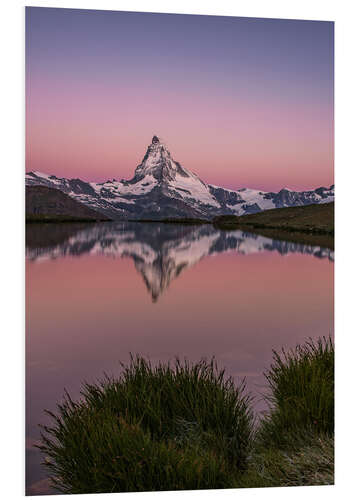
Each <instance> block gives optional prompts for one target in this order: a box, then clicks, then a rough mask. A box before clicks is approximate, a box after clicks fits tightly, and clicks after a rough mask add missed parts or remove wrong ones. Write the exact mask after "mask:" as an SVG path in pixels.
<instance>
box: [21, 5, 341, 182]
mask: <svg viewBox="0 0 357 500" xmlns="http://www.w3.org/2000/svg"><path fill="white" fill-rule="evenodd" d="M44 11H46V12H44ZM96 12H97V14H96ZM98 12H99V13H100V14H98ZM109 14H111V16H109ZM127 16H128V14H125V13H120V12H115V13H106V14H105V15H104V14H102V13H101V11H74V10H67V9H36V8H33V9H30V10H29V11H28V19H27V45H26V50H27V87H26V124H27V128H26V170H27V171H30V170H38V171H43V172H46V173H50V174H55V175H57V176H60V177H62V176H63V177H70V178H73V177H79V178H81V179H83V180H91V181H105V180H107V179H112V178H115V179H118V180H120V179H122V178H124V179H129V178H131V177H132V176H133V173H134V170H135V167H136V166H137V165H138V164H139V163H140V162H141V160H142V158H143V156H144V154H145V152H146V148H147V146H148V144H149V143H150V142H151V137H152V135H154V134H156V135H158V136H159V137H161V138H162V139H163V140H164V142H165V143H166V145H167V146H168V148H169V150H170V151H171V154H172V156H173V157H174V158H175V159H176V160H177V161H179V162H180V163H181V164H182V165H183V166H184V167H186V168H188V169H190V170H192V171H193V172H195V173H197V174H198V175H199V176H200V178H201V179H202V180H204V181H205V182H208V183H212V184H216V185H221V186H225V187H230V188H239V187H245V186H247V187H256V188H259V189H265V190H278V189H280V188H282V187H288V188H291V189H309V188H316V187H318V186H321V185H324V186H329V185H330V184H332V183H333V182H334V181H333V156H334V154H333V24H332V23H312V22H305V21H279V20H275V24H274V23H272V21H274V20H270V21H269V20H252V19H251V20H249V19H244V18H209V19H208V20H207V18H206V17H202V16H169V17H168V16H165V15H163V16H161V15H150V14H137V15H134V14H131V17H130V16H129V18H127ZM192 18H193V19H192ZM128 19H129V21H130V23H131V24H130V23H129V25H130V26H131V29H135V28H136V29H137V30H138V29H139V28H140V33H141V35H137V36H136V37H135V38H131V37H132V34H131V33H132V31H129V28H130V26H129V27H128V28H127V32H126V31H125V28H126V26H127V24H125V22H126V23H127V22H128ZM227 19H228V20H229V21H225V23H223V21H222V20H227ZM231 19H232V21H231ZM214 20H216V21H214ZM124 21H125V22H124ZM253 21H256V22H253ZM122 23H123V24H122ZM212 23H213V24H212ZM222 23H223V24H222ZM227 23H228V24H227ZM247 23H248V24H247ZM213 27H215V28H217V33H220V36H219V37H218V38H216V39H215V40H216V41H215V44H213V42H214V40H212V36H211V34H212V28H213ZM169 28H170V31H169ZM183 28H185V29H186V32H187V33H186V35H187V36H186V38H185V40H183V39H182V36H181V31H182V29H183ZM165 30H166V31H165ZM197 30H198V31H199V33H200V37H201V38H199V37H198V36H197ZM136 33H137V32H136ZM157 33H159V35H162V37H164V36H166V38H167V44H163V43H162V40H163V38H160V36H159V35H158V34H157ZM168 33H169V35H170V36H169V35H168ZM145 35H146V36H145ZM331 44H332V45H331ZM331 46H332V49H331ZM222 54H223V55H222Z"/></svg>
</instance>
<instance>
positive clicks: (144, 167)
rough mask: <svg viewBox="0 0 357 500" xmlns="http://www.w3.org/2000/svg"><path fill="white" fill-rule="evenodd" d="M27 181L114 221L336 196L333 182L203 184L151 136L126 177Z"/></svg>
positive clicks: (34, 175)
mask: <svg viewBox="0 0 357 500" xmlns="http://www.w3.org/2000/svg"><path fill="white" fill-rule="evenodd" d="M26 184H27V185H45V186H48V187H53V188H56V189H60V190H61V191H63V192H65V193H67V194H68V195H69V196H71V197H73V198H75V199H77V200H78V201H80V202H82V203H84V204H85V205H87V206H89V207H91V208H93V209H94V210H96V211H97V212H101V213H102V214H104V215H106V216H108V217H110V218H113V219H121V220H123V219H163V218H185V217H191V218H192V217H194V218H206V219H211V218H213V217H215V216H217V215H224V214H235V215H244V214H249V213H256V212H260V211H262V210H267V209H272V208H280V207H287V206H296V205H308V204H311V203H329V202H331V201H333V200H334V186H333V185H332V186H331V187H330V188H325V187H320V188H317V189H315V190H311V191H301V192H297V191H291V190H289V189H287V188H284V189H281V190H280V191H279V192H277V193H276V192H275V193H274V192H264V191H260V190H255V189H246V188H243V189H239V190H231V189H225V188H221V187H218V186H213V185H209V184H206V183H205V182H203V181H202V180H201V179H200V178H199V177H198V176H197V175H196V174H194V173H193V172H191V171H190V170H188V169H187V168H185V167H183V166H182V165H181V164H180V163H179V162H178V161H176V160H174V159H173V157H172V156H171V153H170V151H169V150H168V148H167V147H166V145H165V144H164V142H163V141H162V140H161V139H160V138H159V137H158V136H157V135H154V136H153V138H152V140H151V144H149V146H148V148H147V151H146V153H145V156H144V158H143V160H142V162H141V163H140V165H138V166H137V167H136V169H135V172H134V176H133V178H132V179H130V180H122V181H116V180H114V179H113V180H108V181H107V182H102V183H96V182H85V181H82V180H81V179H65V178H59V177H56V176H55V175H48V174H45V173H42V172H37V171H35V172H29V173H27V174H26Z"/></svg>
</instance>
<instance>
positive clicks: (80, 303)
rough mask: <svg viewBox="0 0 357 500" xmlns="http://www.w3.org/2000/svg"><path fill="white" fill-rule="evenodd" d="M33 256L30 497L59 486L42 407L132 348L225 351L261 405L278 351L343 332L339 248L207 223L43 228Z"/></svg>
mask: <svg viewBox="0 0 357 500" xmlns="http://www.w3.org/2000/svg"><path fill="white" fill-rule="evenodd" d="M26 256H27V265H26V301H27V314H26V323H27V325H26V326H27V350H26V353H27V383H26V398H27V422H26V428H27V439H26V452H27V466H26V469H27V493H28V494H41V493H48V492H49V491H50V490H49V488H48V481H47V478H46V471H45V470H44V469H43V468H42V466H41V456H40V454H39V452H38V451H37V450H36V448H35V447H34V445H35V444H36V442H37V441H38V439H39V428H38V425H39V424H40V423H46V421H47V420H46V416H45V415H44V413H43V410H44V409H45V408H46V409H49V410H55V408H56V403H57V402H58V401H60V400H61V398H62V396H63V392H64V388H66V389H67V390H68V391H69V392H70V393H71V395H72V396H73V397H78V396H79V390H80V385H81V382H82V381H84V380H86V381H94V380H95V379H97V378H99V377H101V376H102V374H103V372H104V371H105V372H107V373H114V374H115V373H119V361H124V362H126V361H128V360H129V355H130V353H134V354H136V353H138V354H142V355H145V356H148V357H149V358H150V359H151V360H152V361H153V362H157V361H166V360H169V359H173V358H174V357H175V356H180V357H186V358H188V359H189V360H192V361H195V360H199V359H200V358H202V357H208V358H210V357H211V356H215V357H216V359H217V361H218V364H219V366H221V367H225V368H226V370H227V373H228V374H229V375H232V376H233V377H235V378H236V379H237V380H239V379H241V378H242V377H246V380H247V385H248V389H249V390H251V391H252V392H253V393H254V395H256V403H255V404H256V409H257V411H260V410H262V409H263V408H264V403H263V402H262V401H261V397H260V394H261V393H262V392H264V390H265V383H264V377H263V371H264V370H265V369H266V368H268V366H269V364H270V362H271V358H272V349H280V348H281V347H282V346H284V347H292V346H295V345H296V344H297V343H299V342H303V341H304V340H306V339H307V338H308V337H312V338H317V337H318V336H322V335H325V336H326V335H329V334H330V333H331V334H332V328H333V252H332V251H331V250H328V249H323V248H320V247H313V246H307V245H302V244H296V243H290V242H285V241H278V240H272V239H269V238H266V237H262V236H257V235H252V234H249V233H243V232H241V231H231V232H223V231H218V230H216V229H214V228H213V227H212V226H208V225H207V226H180V225H174V224H172V225H168V224H149V223H147V224H142V223H101V224H82V225H80V224H78V225H77V224H59V225H54V224H47V225H36V224H35V225H31V226H29V227H28V228H27V234H26Z"/></svg>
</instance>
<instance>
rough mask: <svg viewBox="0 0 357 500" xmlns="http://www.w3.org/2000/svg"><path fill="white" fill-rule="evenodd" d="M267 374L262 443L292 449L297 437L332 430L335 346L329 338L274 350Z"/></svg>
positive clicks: (260, 433) (331, 431)
mask: <svg viewBox="0 0 357 500" xmlns="http://www.w3.org/2000/svg"><path fill="white" fill-rule="evenodd" d="M273 353H274V355H273V363H272V365H271V367H270V370H269V371H268V372H267V373H266V375H265V376H266V379H267V381H268V384H269V387H270V392H271V394H270V396H269V397H268V402H269V405H270V411H269V413H268V415H267V416H266V417H265V418H264V419H263V421H262V422H261V427H260V430H259V439H260V440H261V441H262V443H263V444H266V443H274V445H275V446H280V447H284V446H285V447H288V448H290V449H292V448H293V447H294V446H295V447H296V444H297V443H298V442H299V436H300V435H301V436H302V439H304V440H306V434H307V433H312V434H321V433H323V434H327V435H329V436H331V435H332V434H333V432H334V346H333V343H332V341H331V339H328V340H326V339H325V338H323V339H319V340H318V341H317V342H316V343H314V342H313V341H312V340H310V341H308V342H307V343H306V344H304V345H302V346H300V345H299V346H297V347H296V348H295V349H294V350H291V351H288V352H286V351H284V350H283V351H282V354H279V353H277V352H275V351H273Z"/></svg>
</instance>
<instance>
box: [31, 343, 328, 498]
mask: <svg viewBox="0 0 357 500" xmlns="http://www.w3.org/2000/svg"><path fill="white" fill-rule="evenodd" d="M333 354H334V350H333V345H332V342H331V341H330V340H329V341H326V340H319V341H318V342H317V343H313V342H311V341H310V342H308V343H307V344H306V345H304V346H299V347H297V348H296V349H295V350H294V351H290V352H288V353H286V352H284V351H283V353H282V354H281V355H279V354H278V353H274V360H273V363H272V365H271V367H270V370H269V371H268V373H267V374H266V378H267V380H268V383H269V386H270V394H269V396H268V400H269V404H270V411H269V412H268V413H267V414H266V415H265V416H264V418H263V419H262V421H261V422H260V423H259V425H258V426H254V415H253V410H252V398H251V397H250V396H249V394H247V393H246V391H245V386H244V384H241V385H239V386H235V385H234V383H233V380H232V378H230V377H227V376H225V373H224V370H219V369H218V368H217V366H216V364H215V362H214V361H211V362H207V361H205V360H202V361H200V362H199V363H196V364H190V363H188V362H184V363H182V362H180V361H179V360H176V362H175V363H174V364H171V365H170V364H160V365H158V366H156V367H155V366H152V365H151V364H150V363H149V362H148V361H147V360H145V359H143V358H140V357H137V358H132V360H131V363H130V364H129V365H128V366H123V370H122V373H121V375H120V377H119V378H117V379H114V378H110V377H105V379H104V380H102V381H100V382H98V383H97V384H85V385H84V387H83V391H82V398H81V400H80V401H78V402H75V401H73V400H72V399H71V398H70V396H69V395H68V394H66V398H65V401H64V402H63V403H62V404H60V405H58V411H57V413H55V414H54V413H49V412H48V413H49V415H50V416H51V418H52V425H51V426H48V427H43V429H42V431H43V432H42V444H41V445H40V446H39V448H40V449H41V450H42V452H43V453H44V455H45V464H46V467H47V468H48V470H49V473H50V476H51V479H52V482H53V484H54V486H55V488H56V489H57V490H59V491H61V492H63V493H100V492H124V491H159V490H182V489H208V488H235V487H262V486H289V485H305V484H306V485H308V484H311V485H312V484H332V483H333V419H334V415H333Z"/></svg>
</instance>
